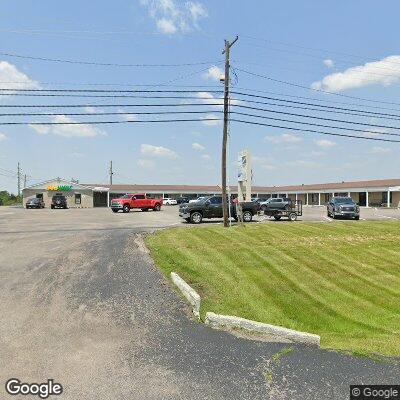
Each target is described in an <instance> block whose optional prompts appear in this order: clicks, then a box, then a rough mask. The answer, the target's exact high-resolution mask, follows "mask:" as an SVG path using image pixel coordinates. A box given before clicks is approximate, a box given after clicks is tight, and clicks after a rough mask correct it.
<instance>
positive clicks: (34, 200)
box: [25, 197, 45, 208]
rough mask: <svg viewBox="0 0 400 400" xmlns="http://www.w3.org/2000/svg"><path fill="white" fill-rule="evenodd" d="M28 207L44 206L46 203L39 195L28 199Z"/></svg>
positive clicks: (26, 205)
mask: <svg viewBox="0 0 400 400" xmlns="http://www.w3.org/2000/svg"><path fill="white" fill-rule="evenodd" d="M25 207H26V208H44V207H45V204H44V201H43V200H42V199H40V198H38V197H34V198H32V199H28V200H27V202H26V204H25Z"/></svg>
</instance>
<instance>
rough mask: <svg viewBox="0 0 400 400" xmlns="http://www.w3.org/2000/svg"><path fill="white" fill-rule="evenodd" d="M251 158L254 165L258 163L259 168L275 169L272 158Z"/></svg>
mask: <svg viewBox="0 0 400 400" xmlns="http://www.w3.org/2000/svg"><path fill="white" fill-rule="evenodd" d="M252 160H253V163H254V164H255V165H258V166H259V167H260V168H261V169H263V170H265V171H273V170H275V169H276V166H275V165H274V163H273V160H272V159H270V158H266V157H260V156H253V157H252Z"/></svg>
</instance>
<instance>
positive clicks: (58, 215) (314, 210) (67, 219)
mask: <svg viewBox="0 0 400 400" xmlns="http://www.w3.org/2000/svg"><path fill="white" fill-rule="evenodd" d="M360 220H361V221H363V220H365V221H369V220H370V221H373V220H375V221H379V220H381V221H390V220H392V221H396V220H397V221H400V210H399V209H391V208H362V209H361V216H360ZM301 221H307V222H313V221H314V222H325V223H330V222H333V221H334V220H333V219H332V218H329V217H327V215H326V208H325V207H303V215H302V216H301V217H299V218H298V222H301ZM335 221H338V222H340V221H346V219H336V220H335ZM221 222H222V220H221V219H211V220H207V219H205V220H204V224H207V223H221ZM254 222H258V223H287V221H285V220H284V219H282V220H281V221H275V220H274V219H273V218H269V217H266V216H264V215H259V216H255V217H254ZM232 223H235V222H232ZM186 225H188V224H187V223H186V222H185V221H183V220H182V218H180V217H179V216H178V206H164V207H163V208H162V210H161V211H160V212H154V211H149V212H142V211H137V210H132V211H131V212H130V213H126V214H124V213H122V212H119V213H112V212H111V210H109V209H107V208H87V209H72V208H71V209H68V210H63V209H60V210H51V209H49V208H46V209H39V210H36V209H32V210H26V209H24V208H22V207H0V232H3V233H7V232H13V233H27V232H47V231H52V230H62V231H64V232H65V231H74V230H76V231H85V230H113V229H119V230H124V229H125V230H129V229H133V230H135V229H139V230H152V229H157V228H167V227H173V226H186Z"/></svg>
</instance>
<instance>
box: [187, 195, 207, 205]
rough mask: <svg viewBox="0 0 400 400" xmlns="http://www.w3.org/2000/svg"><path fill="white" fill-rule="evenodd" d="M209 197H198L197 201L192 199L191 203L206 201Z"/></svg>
mask: <svg viewBox="0 0 400 400" xmlns="http://www.w3.org/2000/svg"><path fill="white" fill-rule="evenodd" d="M206 198H207V197H205V196H202V197H198V198H197V199H191V200H189V203H195V202H196V201H202V200H204V199H206Z"/></svg>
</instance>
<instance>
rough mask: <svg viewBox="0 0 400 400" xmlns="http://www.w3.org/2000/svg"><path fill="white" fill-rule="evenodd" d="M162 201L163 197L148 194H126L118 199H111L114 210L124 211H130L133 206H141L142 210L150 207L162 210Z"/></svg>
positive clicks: (147, 209)
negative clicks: (156, 197)
mask: <svg viewBox="0 0 400 400" xmlns="http://www.w3.org/2000/svg"><path fill="white" fill-rule="evenodd" d="M161 203H162V200H161V199H154V198H151V197H148V196H147V195H146V194H125V195H123V196H122V197H119V198H118V199H112V200H111V210H113V212H118V211H120V210H122V212H124V213H127V212H129V211H130V210H131V209H132V208H140V209H141V210H142V211H149V210H150V209H152V210H154V211H160V210H161Z"/></svg>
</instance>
